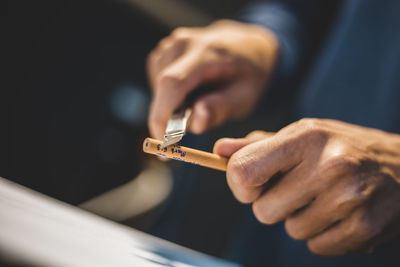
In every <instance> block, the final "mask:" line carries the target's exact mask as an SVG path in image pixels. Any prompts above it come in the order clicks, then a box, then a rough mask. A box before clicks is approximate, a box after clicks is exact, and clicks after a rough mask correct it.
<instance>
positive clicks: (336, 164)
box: [321, 154, 361, 177]
mask: <svg viewBox="0 0 400 267" xmlns="http://www.w3.org/2000/svg"><path fill="white" fill-rule="evenodd" d="M360 167H361V162H360V160H358V159H357V158H355V157H353V156H349V155H346V154H340V155H335V156H332V157H330V158H329V159H328V160H326V162H325V163H324V164H323V165H322V167H321V172H322V173H333V174H336V176H339V177H342V176H344V175H354V174H356V173H357V172H358V171H359V169H360Z"/></svg>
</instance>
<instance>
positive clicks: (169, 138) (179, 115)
mask: <svg viewBox="0 0 400 267" xmlns="http://www.w3.org/2000/svg"><path fill="white" fill-rule="evenodd" d="M191 114H192V109H191V108H186V109H180V110H178V111H176V112H175V113H174V114H172V116H171V118H170V119H169V120H168V123H167V128H166V130H165V135H164V142H163V143H162V144H161V149H162V148H164V147H167V146H169V145H173V144H176V143H178V142H179V141H181V140H182V137H183V136H184V135H185V134H186V125H187V122H188V120H189V117H190V115H191Z"/></svg>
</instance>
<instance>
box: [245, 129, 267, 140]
mask: <svg viewBox="0 0 400 267" xmlns="http://www.w3.org/2000/svg"><path fill="white" fill-rule="evenodd" d="M263 136H266V133H265V132H264V131H261V130H257V131H252V132H251V133H249V134H248V135H246V138H250V139H252V138H258V137H263Z"/></svg>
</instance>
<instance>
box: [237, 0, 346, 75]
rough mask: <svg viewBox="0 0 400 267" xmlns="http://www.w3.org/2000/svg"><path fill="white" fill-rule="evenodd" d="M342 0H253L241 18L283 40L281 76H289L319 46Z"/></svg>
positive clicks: (279, 71)
mask: <svg viewBox="0 0 400 267" xmlns="http://www.w3.org/2000/svg"><path fill="white" fill-rule="evenodd" d="M340 3H341V1H339V0H325V1H320V0H274V1H258V2H254V3H252V4H251V5H250V6H248V8H247V9H245V10H244V11H243V12H242V13H241V14H240V15H239V19H240V20H242V21H245V22H249V23H256V24H260V25H263V26H265V27H267V28H268V29H270V30H271V31H273V32H274V33H275V35H276V36H277V37H278V39H279V42H280V54H279V64H278V68H279V70H278V71H277V72H278V73H279V75H280V76H283V77H289V76H290V75H292V74H293V73H294V72H295V71H296V70H297V69H298V67H299V65H302V63H304V62H303V61H304V60H305V59H306V58H309V57H311V56H312V54H313V53H315V51H316V50H317V48H318V46H319V44H320V42H321V40H322V39H323V36H324V34H326V32H328V29H329V25H330V23H331V22H332V20H333V18H334V15H335V14H336V10H337V7H338V6H339V4H340Z"/></svg>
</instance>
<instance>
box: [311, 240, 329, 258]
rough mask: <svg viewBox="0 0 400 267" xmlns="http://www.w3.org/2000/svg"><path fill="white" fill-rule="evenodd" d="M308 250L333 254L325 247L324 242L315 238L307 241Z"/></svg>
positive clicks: (316, 253) (324, 254) (327, 254)
mask: <svg viewBox="0 0 400 267" xmlns="http://www.w3.org/2000/svg"><path fill="white" fill-rule="evenodd" d="M307 247H308V250H309V251H310V252H311V253H313V254H315V255H320V256H333V255H332V253H329V252H328V251H327V249H326V248H325V246H324V244H321V243H316V242H313V240H310V241H307Z"/></svg>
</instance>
